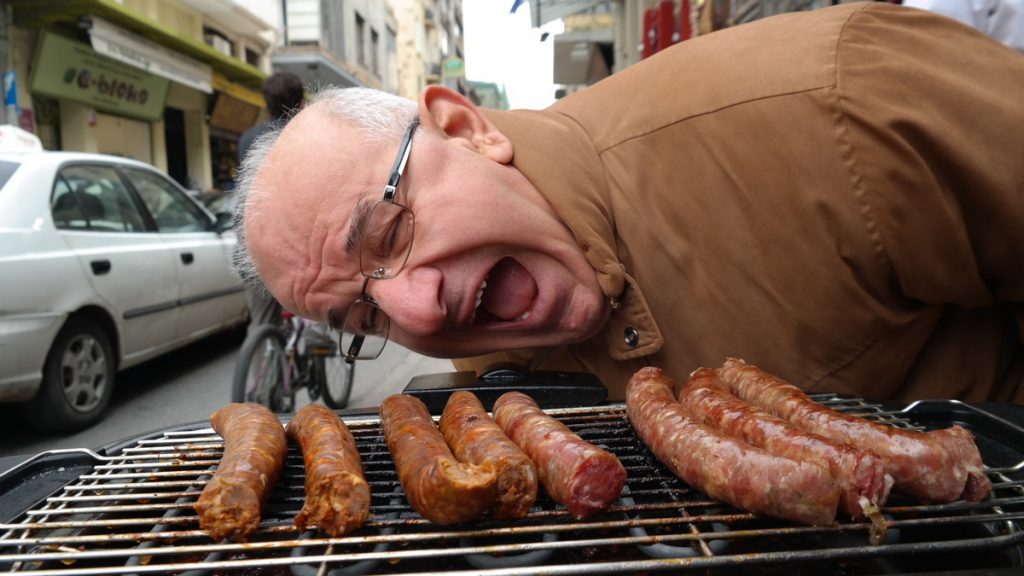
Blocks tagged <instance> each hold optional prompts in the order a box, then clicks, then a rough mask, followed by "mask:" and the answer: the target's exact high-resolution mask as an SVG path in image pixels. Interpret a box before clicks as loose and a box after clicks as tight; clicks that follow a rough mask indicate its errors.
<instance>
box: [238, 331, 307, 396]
mask: <svg viewBox="0 0 1024 576" xmlns="http://www.w3.org/2000/svg"><path fill="white" fill-rule="evenodd" d="M289 376H290V375H289V373H288V358H287V356H286V355H285V351H284V334H282V333H281V330H280V328H278V327H277V326H274V325H273V324H266V325H263V326H260V327H259V328H257V329H256V330H255V331H254V332H252V333H251V334H249V336H247V337H246V339H245V342H243V343H242V349H241V351H240V352H239V353H238V364H237V365H235V378H234V382H233V383H232V387H231V401H232V402H255V403H257V404H263V405H264V406H266V407H267V408H270V409H271V410H273V411H274V412H290V411H291V409H292V407H293V406H294V405H295V391H294V390H291V391H288V390H287V388H289V386H288V380H287V379H288V378H289Z"/></svg>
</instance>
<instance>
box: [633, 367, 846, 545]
mask: <svg viewBox="0 0 1024 576" xmlns="http://www.w3.org/2000/svg"><path fill="white" fill-rule="evenodd" d="M673 388H674V386H673V383H672V380H671V379H669V378H668V377H667V376H665V374H664V373H662V371H661V370H660V369H658V368H650V367H649V368H642V369H640V370H639V371H637V372H636V373H635V374H634V375H633V377H632V378H630V380H629V384H627V386H626V415H627V416H628V417H629V421H630V423H631V424H632V425H633V428H634V429H635V430H636V433H637V435H638V436H639V437H640V439H641V441H643V443H644V444H645V445H647V447H648V448H649V449H650V450H651V452H653V453H654V455H655V457H657V458H658V460H660V461H661V462H662V463H663V464H664V465H665V466H666V467H668V469H669V470H671V471H672V473H673V474H675V475H676V476H677V477H678V478H680V479H682V480H683V481H684V482H686V483H687V484H689V485H690V486H693V487H694V488H696V489H698V490H700V491H702V492H704V493H705V494H707V495H709V496H712V497H713V498H717V499H718V500H722V501H724V502H728V503H730V504H732V505H734V506H737V507H740V508H743V509H746V510H749V511H751V512H753V513H755V514H764V515H768V516H774V517H776V518H783V519H786V520H794V521H796V522H802V523H804V524H812V525H818V526H824V525H829V524H832V523H833V522H834V521H835V516H836V508H837V507H838V504H839V487H838V486H837V485H836V482H835V480H834V478H833V477H832V474H831V472H829V470H828V469H827V468H826V467H825V466H824V465H822V464H820V463H818V462H797V461H795V460H790V459H789V458H785V457H782V456H776V455H774V454H771V453H769V452H767V451H765V450H761V449H760V448H755V447H753V446H751V445H750V444H747V443H746V442H743V441H741V440H739V439H736V438H733V437H731V436H727V435H725V434H722V433H721V432H719V431H717V430H714V429H713V428H710V427H708V426H705V425H703V424H700V423H698V422H697V421H695V420H694V419H693V418H691V417H690V416H689V413H688V412H687V410H686V408H685V407H684V406H683V405H682V404H680V403H679V402H677V401H676V399H675V396H674V394H673V392H674V390H673Z"/></svg>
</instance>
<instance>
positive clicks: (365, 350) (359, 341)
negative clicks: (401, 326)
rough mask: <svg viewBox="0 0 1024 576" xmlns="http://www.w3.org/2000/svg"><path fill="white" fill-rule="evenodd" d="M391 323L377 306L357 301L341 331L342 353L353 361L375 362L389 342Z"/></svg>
mask: <svg viewBox="0 0 1024 576" xmlns="http://www.w3.org/2000/svg"><path fill="white" fill-rule="evenodd" d="M390 327H391V321H390V320H388V316H387V314H385V313H384V311H383V310H381V309H380V308H379V307H377V305H376V304H374V303H373V302H369V301H367V300H356V301H355V302H354V303H353V304H352V307H351V308H349V310H348V316H346V317H345V326H344V327H343V328H342V330H341V353H342V354H345V355H346V356H348V357H351V359H353V360H373V359H374V358H376V357H377V356H380V353H381V351H382V350H384V345H385V344H387V342H388V329H389V328H390Z"/></svg>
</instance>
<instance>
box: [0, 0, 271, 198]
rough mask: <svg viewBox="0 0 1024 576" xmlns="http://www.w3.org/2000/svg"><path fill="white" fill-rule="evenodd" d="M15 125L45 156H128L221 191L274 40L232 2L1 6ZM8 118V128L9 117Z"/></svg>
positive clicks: (39, 0)
mask: <svg viewBox="0 0 1024 576" xmlns="http://www.w3.org/2000/svg"><path fill="white" fill-rule="evenodd" d="M3 9H4V15H5V18H6V19H7V24H8V25H7V26H6V28H5V31H6V38H4V40H5V41H6V46H7V51H6V52H7V55H6V70H7V74H8V76H9V77H10V78H13V80H14V84H15V86H16V88H15V90H14V93H15V95H16V97H15V98H13V100H15V103H14V108H16V110H17V112H16V113H15V114H16V117H17V122H18V124H20V125H21V126H22V127H23V128H26V129H28V130H31V131H33V132H36V133H37V134H38V135H39V136H40V138H41V140H42V141H43V143H44V146H45V147H46V148H47V149H51V150H76V151H83V152H99V153H106V154H115V155H120V156H127V157H131V158H136V159H138V160H142V161H144V162H149V163H151V164H153V165H155V166H157V167H158V168H160V169H162V170H165V171H166V172H167V173H168V174H170V175H171V176H172V177H173V178H174V179H175V180H177V181H178V182H179V183H181V184H182V185H183V186H185V187H187V188H191V189H195V190H212V189H216V188H219V187H223V186H228V185H230V182H231V180H232V178H233V176H234V168H235V160H234V142H236V141H237V138H238V135H239V134H241V132H243V131H244V130H246V129H248V128H249V127H250V126H252V124H254V123H255V122H256V121H257V119H258V117H259V115H260V113H261V111H262V109H263V106H264V102H263V97H262V95H261V93H260V87H261V85H262V82H263V80H264V79H265V78H266V76H267V74H268V73H269V71H270V58H269V52H270V51H271V49H272V48H273V47H274V45H275V43H276V32H275V31H274V29H273V26H272V25H271V24H269V23H268V22H267V21H266V20H264V19H263V18H261V17H260V16H257V15H256V14H255V13H253V12H252V11H250V10H249V9H247V8H245V6H243V5H242V4H239V3H238V2H235V0H74V1H57V0H9V1H8V2H5V3H4V5H3ZM11 119H12V118H11V115H10V114H8V121H11Z"/></svg>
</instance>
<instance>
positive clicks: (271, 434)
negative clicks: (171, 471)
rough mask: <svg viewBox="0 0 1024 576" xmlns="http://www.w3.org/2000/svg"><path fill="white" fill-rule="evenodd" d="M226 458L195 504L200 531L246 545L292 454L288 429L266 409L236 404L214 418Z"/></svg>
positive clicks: (218, 538)
mask: <svg viewBox="0 0 1024 576" xmlns="http://www.w3.org/2000/svg"><path fill="white" fill-rule="evenodd" d="M210 420H211V422H212V423H213V429H214V430H215V431H216V432H217V433H218V434H220V435H221V436H222V437H223V438H224V455H223V456H222V457H221V460H220V464H219V465H218V466H217V470H216V471H215V472H214V474H213V478H211V479H210V481H209V482H208V483H207V484H206V487H205V488H204V489H203V493H202V494H201V495H200V496H199V499H198V500H197V501H196V504H195V510H196V513H197V514H199V526H200V527H202V528H203V530H206V531H207V532H208V533H209V534H210V536H211V537H212V538H214V539H215V540H221V539H224V538H231V539H232V540H244V539H245V538H246V537H247V536H248V535H249V534H250V533H252V532H253V531H254V530H256V528H257V527H259V524H260V508H261V507H262V505H263V502H264V501H265V500H266V498H267V496H268V495H269V494H270V490H271V489H272V488H273V486H274V484H275V483H276V482H277V480H278V478H280V476H281V471H282V470H283V469H284V460H285V457H287V455H288V441H287V439H286V438H285V434H284V427H283V426H281V422H280V421H279V420H278V419H277V417H276V416H274V413H273V412H271V411H270V409H268V408H267V407H266V406H263V405H261V404H252V403H245V404H241V403H236V404H228V405H227V406H225V407H223V408H221V409H220V410H217V411H216V412H214V413H213V416H211V417H210Z"/></svg>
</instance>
